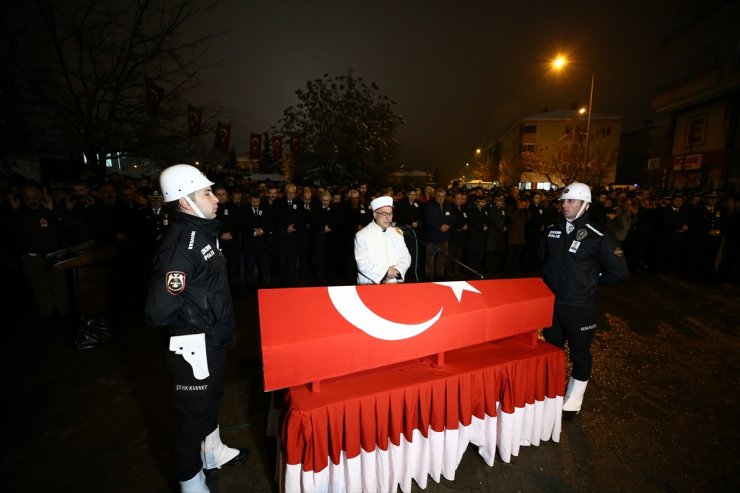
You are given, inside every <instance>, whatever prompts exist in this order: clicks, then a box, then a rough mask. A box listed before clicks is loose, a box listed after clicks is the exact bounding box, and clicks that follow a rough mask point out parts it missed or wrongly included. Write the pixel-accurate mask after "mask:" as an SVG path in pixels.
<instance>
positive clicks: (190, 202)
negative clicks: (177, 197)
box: [183, 195, 206, 219]
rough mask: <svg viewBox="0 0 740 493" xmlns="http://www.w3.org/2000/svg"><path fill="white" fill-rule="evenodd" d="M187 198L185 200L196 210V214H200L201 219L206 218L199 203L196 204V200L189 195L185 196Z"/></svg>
mask: <svg viewBox="0 0 740 493" xmlns="http://www.w3.org/2000/svg"><path fill="white" fill-rule="evenodd" d="M183 198H184V199H185V202H187V203H188V205H189V206H190V207H191V208H192V209H193V210H194V211H195V213H196V214H198V217H199V218H201V219H205V218H206V216H205V215H204V214H203V213H202V212H201V210H200V209H199V208H198V206H197V205H195V202H193V200H192V199H191V198H190V197H188V196H187V195H186V196H184V197H183Z"/></svg>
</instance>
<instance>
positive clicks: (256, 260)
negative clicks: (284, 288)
mask: <svg viewBox="0 0 740 493" xmlns="http://www.w3.org/2000/svg"><path fill="white" fill-rule="evenodd" d="M270 220H271V219H270V214H269V213H268V211H266V210H265V209H264V208H263V207H262V206H261V204H260V194H259V193H257V192H254V193H252V194H251V195H250V196H249V207H247V209H246V211H245V214H244V230H243V231H242V253H243V255H244V280H245V281H246V283H247V288H249V289H257V288H258V287H263V288H264V287H267V286H269V284H270V231H271V225H270ZM258 279H259V283H258Z"/></svg>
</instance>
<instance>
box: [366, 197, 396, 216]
mask: <svg viewBox="0 0 740 493" xmlns="http://www.w3.org/2000/svg"><path fill="white" fill-rule="evenodd" d="M387 206H390V207H393V197H390V196H388V195H381V196H380V197H378V198H377V199H375V200H373V201H372V202H370V208H371V209H372V210H373V212H375V211H376V210H378V209H380V208H381V207H387Z"/></svg>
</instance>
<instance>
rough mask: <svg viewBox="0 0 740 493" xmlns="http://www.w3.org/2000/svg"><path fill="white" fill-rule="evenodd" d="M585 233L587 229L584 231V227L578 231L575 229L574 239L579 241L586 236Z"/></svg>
mask: <svg viewBox="0 0 740 493" xmlns="http://www.w3.org/2000/svg"><path fill="white" fill-rule="evenodd" d="M587 234H588V231H586V230H585V229H579V230H578V231H576V240H578V241H581V240H582V239H584V238H585V237H586V235H587Z"/></svg>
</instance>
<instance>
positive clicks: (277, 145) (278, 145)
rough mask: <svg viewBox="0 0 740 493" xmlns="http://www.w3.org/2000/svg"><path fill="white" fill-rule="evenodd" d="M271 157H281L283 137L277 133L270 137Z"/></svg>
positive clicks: (279, 159) (280, 158) (278, 158)
mask: <svg viewBox="0 0 740 493" xmlns="http://www.w3.org/2000/svg"><path fill="white" fill-rule="evenodd" d="M272 159H274V160H275V161H282V159H283V138H282V137H281V136H279V135H275V136H273V137H272Z"/></svg>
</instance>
